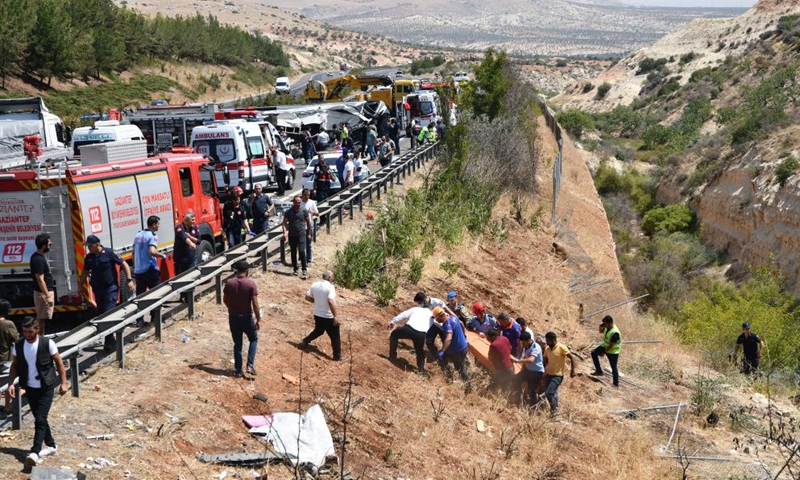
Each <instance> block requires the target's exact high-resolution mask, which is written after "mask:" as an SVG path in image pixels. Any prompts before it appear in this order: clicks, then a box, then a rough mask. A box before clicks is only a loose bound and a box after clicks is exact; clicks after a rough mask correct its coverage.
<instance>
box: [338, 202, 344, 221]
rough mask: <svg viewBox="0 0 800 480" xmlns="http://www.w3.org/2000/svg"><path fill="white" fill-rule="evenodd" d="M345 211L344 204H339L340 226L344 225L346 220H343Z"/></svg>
mask: <svg viewBox="0 0 800 480" xmlns="http://www.w3.org/2000/svg"><path fill="white" fill-rule="evenodd" d="M343 211H344V206H343V205H342V204H339V225H341V224H342V223H344V218H342V216H343Z"/></svg>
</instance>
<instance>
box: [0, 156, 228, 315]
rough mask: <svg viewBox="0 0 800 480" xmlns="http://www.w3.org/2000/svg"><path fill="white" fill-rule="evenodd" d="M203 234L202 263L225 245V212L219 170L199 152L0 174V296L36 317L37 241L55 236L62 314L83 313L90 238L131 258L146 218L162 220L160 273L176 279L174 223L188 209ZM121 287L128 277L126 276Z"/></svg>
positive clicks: (51, 255)
mask: <svg viewBox="0 0 800 480" xmlns="http://www.w3.org/2000/svg"><path fill="white" fill-rule="evenodd" d="M189 210H191V211H193V212H194V213H195V215H196V223H197V225H198V228H199V231H200V240H201V241H200V242H199V244H198V246H197V255H198V262H202V261H205V260H207V259H209V258H211V257H212V256H213V255H214V254H215V253H217V252H220V251H221V250H222V249H223V248H224V247H223V236H222V209H221V207H220V203H219V199H218V194H217V187H216V182H215V175H214V170H213V168H212V167H210V166H209V165H208V160H207V159H206V158H204V157H203V156H202V155H199V154H167V155H161V156H158V157H151V158H141V159H133V160H125V161H119V162H112V163H106V164H97V165H91V166H80V165H77V164H75V163H67V162H63V163H62V164H59V165H57V166H55V167H54V168H43V167H40V168H38V169H36V170H16V171H14V170H12V171H6V172H2V173H0V297H2V298H5V299H7V300H8V301H10V302H11V304H12V312H11V313H12V315H30V314H33V313H34V309H33V281H32V278H31V274H30V264H29V262H30V257H31V255H32V254H33V252H35V251H36V245H35V238H36V236H37V235H38V234H40V233H42V232H47V233H49V234H50V235H51V237H52V246H51V249H50V251H49V252H48V253H47V254H46V256H47V259H48V261H49V263H50V268H51V271H52V273H53V277H54V285H50V286H49V288H52V289H54V291H55V298H56V305H55V311H56V312H59V313H60V312H82V311H84V310H87V309H88V308H89V307H90V306H91V305H89V304H86V303H84V302H83V301H82V294H83V295H87V293H88V283H87V284H85V285H80V284H78V279H79V278H80V275H81V273H82V272H83V266H84V258H85V255H86V249H85V247H84V242H85V240H86V237H87V236H89V235H97V236H98V237H100V240H101V242H102V244H103V246H104V247H108V248H111V249H113V250H114V251H115V252H116V253H117V254H119V255H120V256H121V257H122V258H123V259H125V260H126V261H127V262H129V263H130V262H131V261H132V250H133V238H134V236H135V235H136V234H137V233H138V232H139V231H141V230H143V229H145V228H146V226H147V218H148V217H149V216H151V215H156V216H158V217H160V218H161V228H160V229H159V231H158V240H159V244H158V249H159V251H161V252H163V253H164V254H166V258H165V259H162V260H160V269H161V278H162V280H167V279H169V278H171V277H174V276H175V271H174V266H173V261H172V252H173V246H174V241H175V233H174V225H176V224H177V223H178V222H180V221H182V219H183V215H184V214H185V213H186V212H187V211H189ZM121 282H122V284H123V285H124V283H125V282H126V280H125V279H121Z"/></svg>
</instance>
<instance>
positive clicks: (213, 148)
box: [192, 138, 236, 162]
mask: <svg viewBox="0 0 800 480" xmlns="http://www.w3.org/2000/svg"><path fill="white" fill-rule="evenodd" d="M192 146H193V147H194V151H195V152H197V153H199V154H201V155H203V156H206V157H208V158H210V159H211V160H212V161H213V162H230V161H231V160H233V159H235V158H236V147H235V146H234V144H233V140H231V139H229V138H221V139H217V140H202V141H199V142H194V145H192Z"/></svg>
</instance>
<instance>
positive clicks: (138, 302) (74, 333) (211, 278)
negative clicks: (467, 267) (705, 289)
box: [0, 142, 441, 429]
mask: <svg viewBox="0 0 800 480" xmlns="http://www.w3.org/2000/svg"><path fill="white" fill-rule="evenodd" d="M440 148H441V144H440V143H438V142H437V143H432V144H428V145H424V146H421V147H417V148H416V149H414V150H411V151H409V152H408V153H406V154H404V155H401V156H399V157H398V158H397V159H396V160H395V161H393V162H392V163H390V164H389V165H387V166H386V167H383V168H381V169H380V170H378V171H377V172H376V173H375V174H373V175H370V176H369V177H367V178H365V179H364V180H362V181H360V182H359V183H357V184H354V185H351V186H350V187H347V188H345V189H343V190H341V191H340V192H338V193H336V194H334V195H332V196H331V197H329V198H327V199H326V200H322V201H320V202H319V203H318V206H317V209H318V210H319V212H320V218H321V219H323V220H324V222H323V223H324V225H325V229H326V231H327V232H328V233H330V231H331V222H332V221H333V220H334V219H338V223H339V225H342V224H343V222H344V216H345V208H347V209H349V217H350V219H353V216H354V209H355V208H358V209H359V210H360V211H361V210H363V208H364V200H365V198H366V199H367V200H368V201H369V202H370V203H371V202H372V198H373V194H374V195H375V196H376V197H377V199H380V198H381V191H383V193H386V192H387V191H388V188H389V187H394V184H395V183H397V182H398V181H400V180H401V178H405V177H406V175H409V174H411V173H413V172H415V171H416V170H417V168H419V167H421V166H422V164H423V162H426V161H428V160H429V159H431V158H433V157H434V156H435V155H436V154H437V153H438V152H439V150H440ZM320 228H321V226H320ZM316 231H317V230H316V229H315V234H316ZM276 241H278V242H279V243H277V242H276ZM271 247H272V248H271ZM276 254H279V255H280V258H281V261H282V262H283V263H286V244H285V242H284V240H283V233H282V227H281V225H277V226H274V227H272V228H271V229H269V230H268V231H266V232H263V233H261V234H260V235H258V236H256V237H254V238H252V239H251V240H248V241H247V242H245V243H242V244H239V245H237V246H235V247H233V248H230V249H228V250H225V251H224V252H221V253H219V254H217V255H216V256H214V257H213V258H211V259H209V260H208V261H206V262H204V263H202V264H200V265H198V266H197V267H195V268H193V269H191V270H188V271H186V272H183V273H181V274H180V275H177V276H175V277H173V278H171V279H169V280H167V281H166V282H164V283H162V284H160V285H158V286H156V287H155V288H153V289H150V290H148V291H147V292H145V293H143V294H140V295H137V296H136V297H134V298H133V299H131V300H129V301H127V302H126V303H123V304H121V305H119V306H117V308H115V309H114V310H111V311H109V312H106V313H104V314H102V315H99V316H97V317H95V318H93V319H92V320H89V321H88V322H86V323H84V324H82V325H80V326H78V327H75V328H73V329H72V330H70V331H69V332H66V333H64V334H61V335H58V336H57V337H56V339H55V341H56V345H57V346H58V351H59V352H60V353H61V357H62V358H63V359H65V360H66V362H67V364H68V369H69V371H70V375H69V376H70V381H71V391H72V395H73V396H75V397H79V396H80V364H79V363H80V362H79V356H80V355H81V353H82V351H83V350H85V349H87V348H88V347H91V346H93V345H95V344H96V343H98V342H100V341H101V340H103V338H105V336H106V335H112V334H113V335H115V337H116V340H117V350H116V359H117V362H118V363H119V367H120V368H125V336H124V331H125V329H126V328H127V327H130V326H131V325H133V324H134V323H135V322H136V321H137V319H139V318H143V317H144V316H145V315H148V314H149V315H150V316H151V319H152V323H153V326H154V328H155V338H156V339H157V340H158V341H161V333H162V327H163V321H162V320H163V318H162V313H163V312H162V308H163V307H164V304H165V303H167V302H168V301H170V300H171V299H175V298H180V296H181V295H182V294H186V303H187V308H188V316H189V318H190V319H191V318H194V316H195V296H199V295H201V294H203V293H205V292H206V291H207V290H208V289H210V286H207V287H206V288H202V289H200V287H201V286H203V285H204V284H208V283H209V282H212V283H213V288H214V292H215V295H216V302H217V303H218V304H219V303H222V285H223V280H224V279H226V278H227V277H229V276H230V275H232V274H233V271H232V266H233V264H234V263H235V262H237V261H239V260H247V259H248V257H254V256H256V257H257V260H256V262H255V263H259V262H260V264H261V269H262V270H263V271H267V267H268V265H269V259H270V258H271V256H273V255H276ZM223 277H225V278H223ZM5 388H6V387H5V386H3V385H0V391H3V390H4V389H5ZM13 403H14V414H13V417H12V428H14V429H18V428H20V425H21V416H22V415H21V411H22V409H21V399H20V396H19V395H17V397H16V399H15V401H14V402H13Z"/></svg>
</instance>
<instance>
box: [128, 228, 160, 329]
mask: <svg viewBox="0 0 800 480" xmlns="http://www.w3.org/2000/svg"><path fill="white" fill-rule="evenodd" d="M160 226H161V219H160V218H159V217H157V216H155V215H151V216H149V217H148V218H147V229H146V230H142V231H141V232H139V233H137V234H136V236H135V237H134V238H133V252H132V253H133V276H134V277H135V279H136V295H141V294H143V293H144V292H146V291H147V290H149V289H151V288H155V287H156V285H158V284H159V283H161V268H160V267H159V265H158V262H159V260H163V259H164V258H166V257H167V256H166V255H164V254H163V253H161V252H159V251H158V235H157V234H156V232H158V229H159V227H160ZM153 315H155V314H154V313H151V314H150V319H151V320H152V319H153ZM143 323H144V319H143V318H141V317H139V318H138V319H136V325H137V326H140V325H142V324H143Z"/></svg>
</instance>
